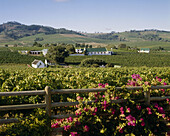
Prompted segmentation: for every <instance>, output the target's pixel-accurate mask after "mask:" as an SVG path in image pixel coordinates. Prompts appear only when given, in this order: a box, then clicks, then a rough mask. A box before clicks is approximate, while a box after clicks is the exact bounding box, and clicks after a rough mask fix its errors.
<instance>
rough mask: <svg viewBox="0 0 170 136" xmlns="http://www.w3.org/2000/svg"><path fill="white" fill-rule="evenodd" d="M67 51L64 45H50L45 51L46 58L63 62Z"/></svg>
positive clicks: (67, 54)
mask: <svg viewBox="0 0 170 136" xmlns="http://www.w3.org/2000/svg"><path fill="white" fill-rule="evenodd" d="M68 56H69V53H68V51H66V48H65V47H62V46H51V47H50V49H49V50H48V53H47V59H49V60H50V61H52V62H55V63H58V64H59V63H63V62H64V61H65V57H68Z"/></svg>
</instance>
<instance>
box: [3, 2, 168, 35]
mask: <svg viewBox="0 0 170 136" xmlns="http://www.w3.org/2000/svg"><path fill="white" fill-rule="evenodd" d="M8 21H17V22H19V23H22V24H26V25H32V24H37V25H44V26H51V27H54V28H66V29H69V30H75V31H78V32H79V31H81V32H88V33H94V32H111V31H115V32H123V31H129V30H144V29H159V30H166V31H170V0H0V24H2V23H6V22H8Z"/></svg>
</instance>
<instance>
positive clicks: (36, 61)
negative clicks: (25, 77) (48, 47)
mask: <svg viewBox="0 0 170 136" xmlns="http://www.w3.org/2000/svg"><path fill="white" fill-rule="evenodd" d="M39 61H40V60H34V61H33V62H32V64H34V65H36V64H37V63H38V62H39Z"/></svg>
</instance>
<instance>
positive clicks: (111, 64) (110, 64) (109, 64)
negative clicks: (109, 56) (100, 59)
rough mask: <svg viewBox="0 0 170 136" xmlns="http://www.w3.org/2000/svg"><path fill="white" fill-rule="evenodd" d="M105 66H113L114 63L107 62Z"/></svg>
mask: <svg viewBox="0 0 170 136" xmlns="http://www.w3.org/2000/svg"><path fill="white" fill-rule="evenodd" d="M106 67H114V64H113V63H107V64H106Z"/></svg>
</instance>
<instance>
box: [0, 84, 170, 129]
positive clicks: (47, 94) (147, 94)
mask: <svg viewBox="0 0 170 136" xmlns="http://www.w3.org/2000/svg"><path fill="white" fill-rule="evenodd" d="M169 88H170V85H164V86H151V87H150V89H169ZM115 89H116V90H121V89H122V88H121V87H116V88H115ZM126 89H127V90H142V89H143V87H141V86H136V87H126ZM106 90H107V89H105V88H94V89H53V90H51V89H50V88H49V87H48V86H47V87H46V88H45V90H37V91H19V92H0V97H2V96H29V95H45V102H44V103H39V104H20V105H5V106H0V111H8V110H21V109H35V108H45V109H46V112H47V115H48V116H49V117H50V118H51V119H62V118H67V117H70V116H71V117H75V115H74V114H65V115H52V114H51V109H52V108H53V107H62V106H75V105H77V104H78V102H54V103H52V101H51V96H52V95H55V94H70V93H89V92H104V91H106ZM144 96H145V98H144V99H142V100H139V101H140V102H145V103H146V104H150V102H151V101H163V100H166V99H167V98H169V99H170V96H166V97H150V92H149V91H147V92H144ZM92 102H93V101H89V102H88V103H89V104H91V103H92ZM112 102H113V103H123V102H126V100H125V99H119V100H113V101H112ZM17 122H18V120H17V119H15V118H12V119H0V124H4V123H17ZM50 122H51V121H50ZM49 125H51V124H50V123H49ZM54 130H57V131H61V130H62V128H57V129H54Z"/></svg>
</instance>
